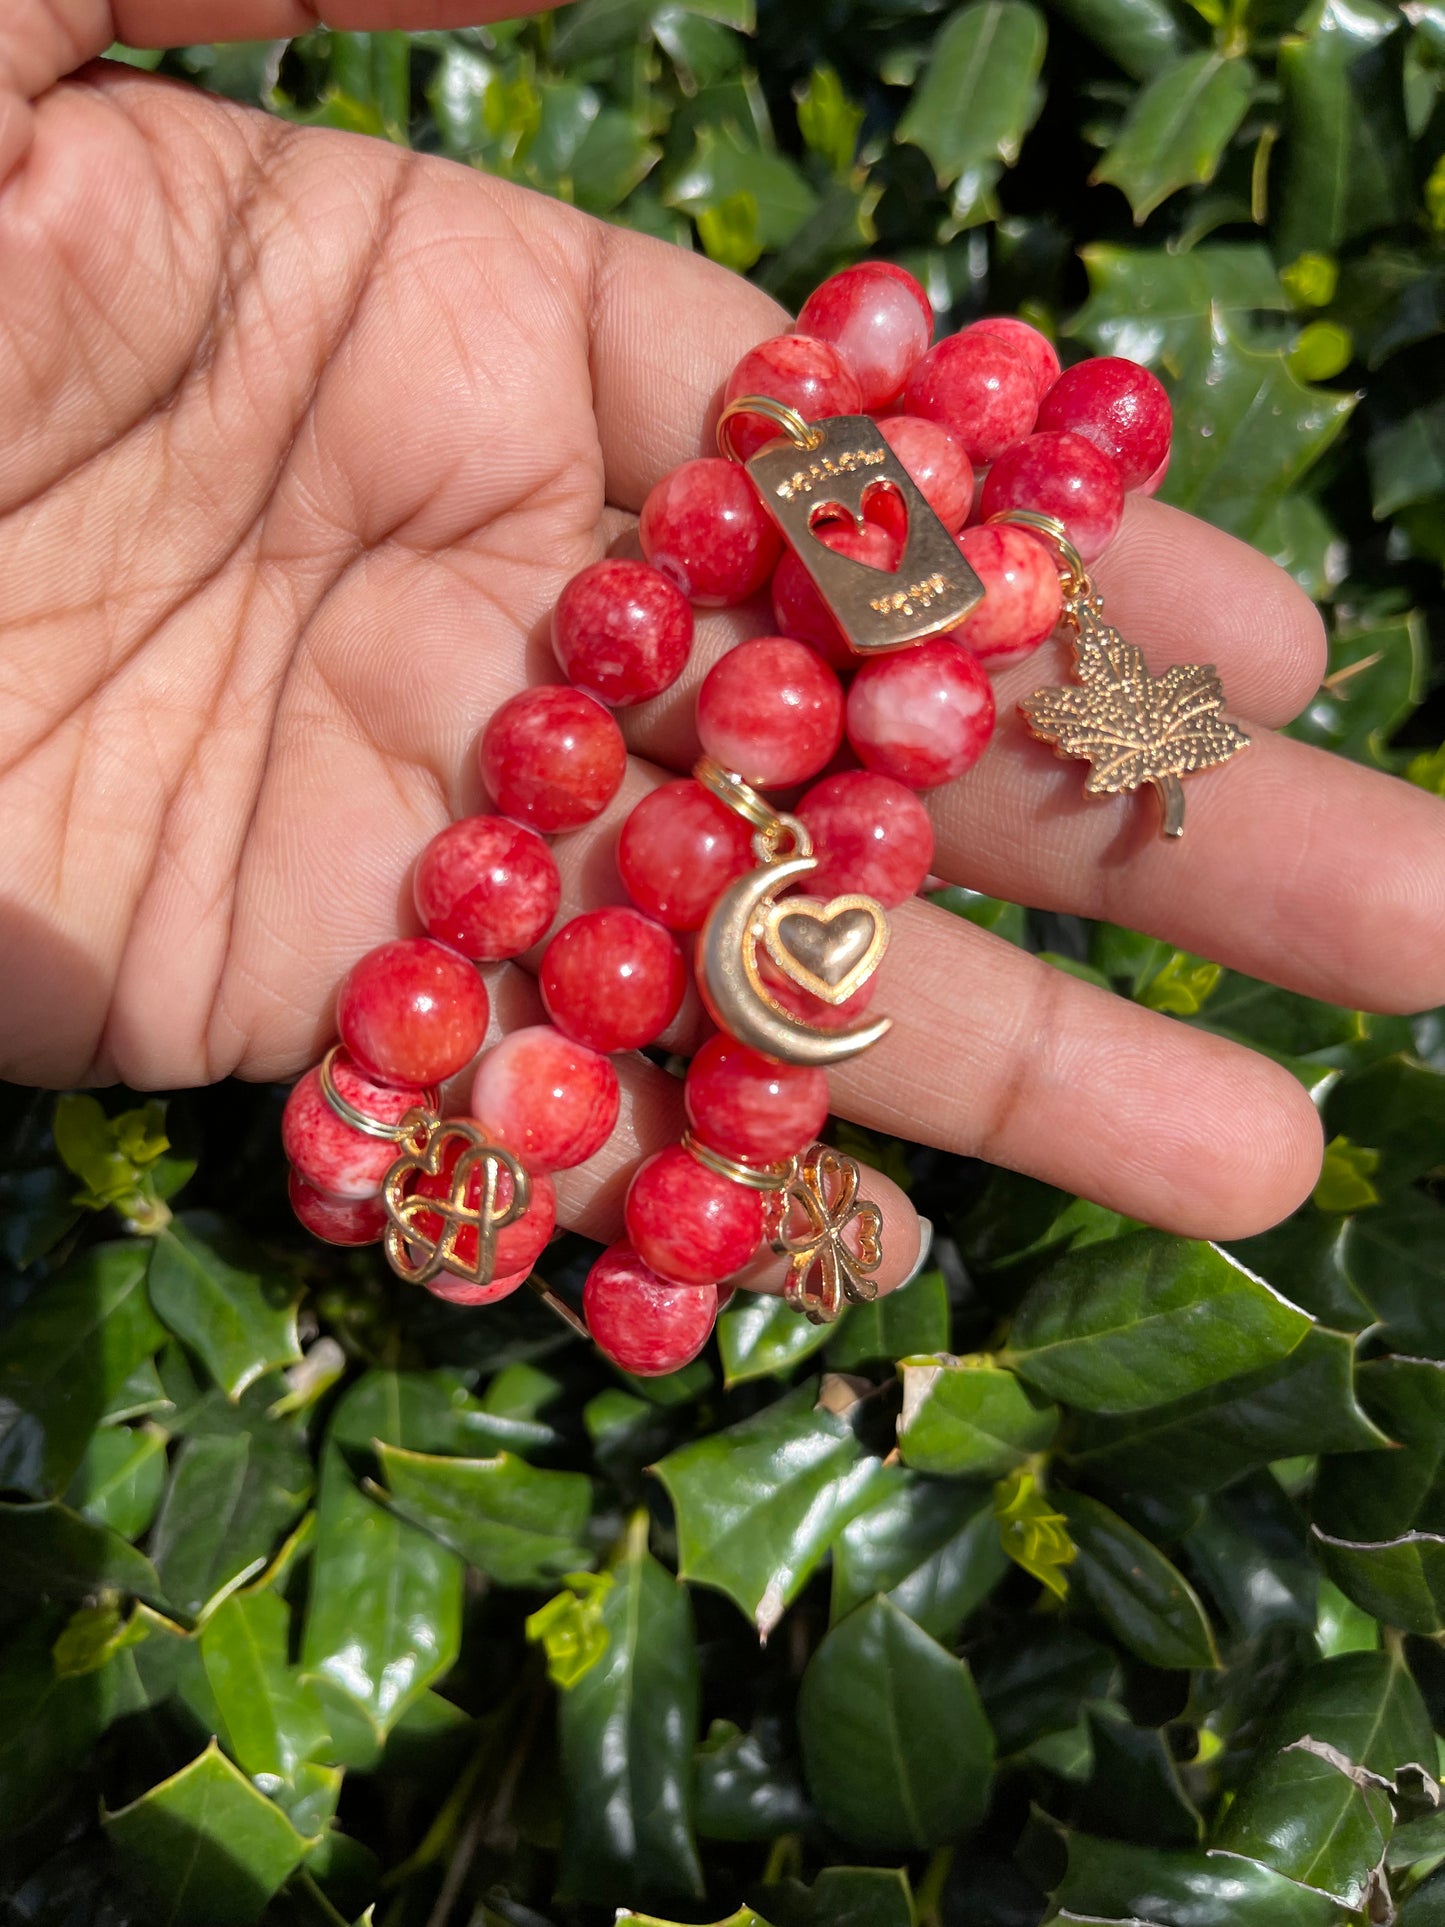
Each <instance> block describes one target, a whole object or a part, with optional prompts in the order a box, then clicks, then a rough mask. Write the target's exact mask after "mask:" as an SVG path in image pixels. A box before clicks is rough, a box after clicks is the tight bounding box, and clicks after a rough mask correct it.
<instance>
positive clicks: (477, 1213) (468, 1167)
mask: <svg viewBox="0 0 1445 1927" xmlns="http://www.w3.org/2000/svg"><path fill="white" fill-rule="evenodd" d="M443 1175H444V1176H445V1179H446V1182H445V1184H442V1185H438V1184H437V1183H436V1182H435V1180H437V1179H438V1178H441V1177H443ZM381 1201H382V1204H383V1205H384V1207H385V1209H386V1219H387V1224H386V1255H387V1259H388V1260H389V1262H390V1264H391V1266H392V1268H393V1270H395V1271H396V1273H397V1274H398V1276H400V1277H402V1278H404V1279H405V1280H406V1281H407V1283H408V1284H413V1285H425V1284H429V1283H430V1282H431V1280H432V1279H433V1278H435V1277H437V1276H438V1274H439V1273H441V1272H443V1271H445V1272H447V1273H448V1274H449V1275H450V1276H451V1277H453V1278H461V1279H464V1280H465V1281H466V1283H468V1284H470V1285H489V1284H490V1283H491V1282H492V1273H493V1269H494V1266H495V1261H496V1252H497V1233H498V1232H499V1231H500V1230H501V1229H502V1228H503V1226H505V1225H509V1224H512V1223H514V1222H515V1221H516V1220H517V1219H518V1218H520V1217H522V1216H523V1215H524V1214H525V1212H526V1211H527V1210H528V1208H529V1207H530V1205H531V1202H532V1184H531V1180H530V1179H529V1178H528V1176H527V1173H526V1172H525V1171H524V1170H523V1169H522V1166H521V1165H520V1163H518V1161H517V1159H516V1158H515V1157H513V1155H512V1153H511V1152H510V1151H508V1150H504V1149H503V1147H502V1146H501V1145H500V1144H493V1143H492V1142H491V1140H490V1139H489V1138H488V1136H487V1134H486V1132H485V1131H484V1130H483V1129H482V1127H481V1126H480V1125H479V1124H474V1123H472V1121H471V1120H470V1119H469V1118H464V1117H451V1118H434V1119H433V1120H432V1121H431V1124H430V1128H429V1129H428V1130H427V1133H426V1138H425V1141H424V1142H423V1143H422V1144H420V1145H419V1146H416V1147H415V1148H412V1149H409V1150H407V1151H405V1152H403V1154H402V1155H401V1156H400V1157H399V1158H398V1159H397V1160H396V1162H395V1163H394V1164H393V1165H392V1166H391V1168H390V1170H389V1171H388V1172H387V1174H386V1176H385V1177H384V1178H383V1179H382V1184H381Z"/></svg>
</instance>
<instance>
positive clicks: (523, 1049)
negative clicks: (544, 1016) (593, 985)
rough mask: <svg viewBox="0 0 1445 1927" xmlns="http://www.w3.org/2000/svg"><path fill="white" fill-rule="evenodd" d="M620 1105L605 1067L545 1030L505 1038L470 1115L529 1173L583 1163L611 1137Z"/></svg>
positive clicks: (477, 1085)
mask: <svg viewBox="0 0 1445 1927" xmlns="http://www.w3.org/2000/svg"><path fill="white" fill-rule="evenodd" d="M620 1104H621V1097H620V1093H619V1091H618V1087H617V1073H616V1071H615V1070H613V1068H612V1064H611V1060H610V1059H608V1058H606V1057H604V1056H603V1055H602V1053H601V1052H600V1051H595V1050H589V1049H588V1047H587V1046H586V1045H585V1044H576V1043H573V1041H572V1039H571V1038H570V1037H564V1036H563V1035H562V1033H561V1031H559V1030H554V1029H553V1027H552V1026H551V1025H550V1024H529V1025H528V1026H527V1027H526V1028H525V1029H524V1030H514V1031H509V1032H508V1034H507V1035H506V1036H505V1037H503V1038H502V1039H501V1040H500V1042H498V1043H496V1044H493V1046H492V1048H491V1049H490V1050H489V1051H487V1052H486V1054H485V1055H484V1056H483V1058H482V1061H481V1063H480V1064H479V1065H478V1066H477V1075H476V1078H475V1080H474V1082H473V1084H472V1104H471V1112H472V1116H473V1117H474V1118H475V1119H476V1120H477V1122H478V1123H479V1124H480V1125H481V1126H482V1128H483V1129H484V1130H485V1131H486V1132H487V1134H488V1136H489V1137H493V1138H495V1139H496V1140H497V1142H498V1143H499V1144H505V1145H506V1146H507V1148H508V1150H509V1151H512V1152H514V1153H515V1154H516V1156H517V1157H519V1158H520V1159H521V1161H522V1163H523V1164H524V1165H525V1166H526V1168H527V1169H528V1170H529V1171H531V1172H533V1173H536V1172H538V1171H566V1170H570V1169H571V1167H572V1166H573V1165H574V1164H585V1163H586V1161H587V1159H588V1158H590V1157H591V1156H592V1155H593V1153H594V1152H596V1151H600V1150H601V1149H602V1146H603V1145H604V1144H605V1143H606V1142H607V1140H608V1138H609V1137H610V1136H611V1135H612V1127H613V1125H614V1124H615V1123H616V1122H617V1112H618V1109H619V1107H620Z"/></svg>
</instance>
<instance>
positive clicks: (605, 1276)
mask: <svg viewBox="0 0 1445 1927" xmlns="http://www.w3.org/2000/svg"><path fill="white" fill-rule="evenodd" d="M582 1311H583V1315H584V1316H585V1318H586V1320H587V1329H588V1331H590V1332H591V1334H592V1338H593V1341H594V1343H595V1344H596V1345H597V1347H598V1348H599V1350H601V1351H603V1352H605V1353H606V1355H607V1357H608V1358H610V1359H611V1360H612V1362H613V1364H614V1365H618V1366H620V1367H621V1368H622V1370H623V1371H624V1372H631V1373H633V1374H634V1375H635V1376H636V1377H638V1378H658V1377H660V1376H661V1375H662V1374H663V1373H664V1372H676V1371H680V1370H681V1369H682V1367H683V1366H684V1365H688V1364H690V1363H691V1362H692V1360H693V1359H694V1358H696V1357H697V1355H698V1353H699V1352H700V1351H701V1350H702V1348H703V1346H704V1345H705V1344H706V1343H707V1341H708V1339H709V1337H710V1336H711V1334H712V1328H713V1326H714V1324H715V1323H716V1322H717V1312H718V1294H717V1292H716V1291H715V1290H714V1289H713V1288H712V1287H711V1286H710V1285H701V1286H699V1285H674V1284H670V1283H669V1282H668V1280H667V1279H666V1278H659V1277H658V1275H657V1273H656V1272H655V1271H653V1270H652V1268H651V1267H650V1266H649V1265H645V1264H644V1263H643V1262H642V1260H641V1258H639V1257H638V1255H637V1253H636V1252H635V1251H634V1250H633V1249H632V1246H631V1245H630V1244H627V1243H625V1242H623V1243H618V1244H615V1245H609V1246H608V1248H607V1250H606V1251H604V1252H603V1254H602V1256H601V1257H600V1258H599V1259H598V1260H597V1262H596V1264H594V1265H593V1267H592V1269H591V1271H589V1272H588V1274H587V1283H586V1284H585V1285H584V1286H583V1288H582Z"/></svg>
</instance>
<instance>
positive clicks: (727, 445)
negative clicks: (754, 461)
mask: <svg viewBox="0 0 1445 1927" xmlns="http://www.w3.org/2000/svg"><path fill="white" fill-rule="evenodd" d="M739 415H761V416H763V417H764V419H765V420H767V421H770V422H772V423H773V425H774V426H775V427H776V428H781V429H782V431H783V433H784V434H785V435H786V436H787V438H788V440H789V441H790V442H791V443H792V444H793V446H794V448H801V449H804V450H808V449H814V448H821V447H822V446H823V443H824V442H825V441H826V440H827V437H826V436H825V435H824V434H823V432H822V430H821V429H818V428H814V427H813V425H812V423H811V422H806V421H804V419H803V417H802V416H801V415H800V414H799V413H798V411H797V409H796V408H789V406H788V404H787V403H786V402H783V401H774V400H773V398H772V396H771V395H739V396H738V398H737V400H736V401H730V402H729V403H728V405H727V407H726V408H724V410H723V411H722V413H721V414H720V415H719V416H718V418H717V445H718V451H719V453H720V454H722V455H725V456H726V457H727V459H728V460H729V461H730V462H740V461H742V459H743V457H742V456H741V455H739V453H738V452H737V449H736V448H735V447H734V446H733V436H732V425H733V423H734V422H735V421H736V420H737V418H738V416H739Z"/></svg>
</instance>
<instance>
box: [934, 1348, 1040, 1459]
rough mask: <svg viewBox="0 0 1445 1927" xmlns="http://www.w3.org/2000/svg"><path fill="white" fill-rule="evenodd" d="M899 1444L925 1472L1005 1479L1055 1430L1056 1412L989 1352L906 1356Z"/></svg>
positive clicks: (1036, 1450) (1037, 1449) (1037, 1450)
mask: <svg viewBox="0 0 1445 1927" xmlns="http://www.w3.org/2000/svg"><path fill="white" fill-rule="evenodd" d="M899 1369H900V1372H901V1374H902V1378H903V1410H902V1412H901V1414H900V1415H899V1419H898V1448H899V1450H900V1452H901V1453H902V1455H903V1459H904V1463H905V1464H907V1465H911V1466H913V1467H914V1468H915V1469H916V1470H917V1471H920V1472H937V1473H943V1474H946V1475H950V1476H954V1477H962V1478H973V1479H997V1478H1002V1477H1003V1475H1004V1474H1005V1473H1007V1472H1013V1471H1015V1470H1017V1468H1018V1467H1019V1466H1021V1465H1022V1464H1024V1462H1025V1461H1026V1460H1027V1459H1028V1458H1029V1457H1030V1456H1031V1454H1033V1453H1035V1452H1042V1451H1043V1450H1045V1448H1046V1447H1047V1446H1048V1445H1049V1443H1050V1442H1051V1440H1052V1439H1053V1436H1054V1433H1055V1432H1056V1431H1057V1430H1058V1423H1059V1414H1058V1408H1057V1407H1056V1406H1053V1405H1050V1404H1049V1403H1048V1402H1047V1401H1046V1400H1043V1399H1041V1398H1039V1397H1038V1396H1037V1394H1035V1393H1032V1392H1030V1391H1029V1390H1028V1388H1027V1387H1026V1386H1025V1385H1023V1384H1022V1383H1021V1382H1020V1381H1019V1380H1018V1379H1017V1378H1016V1377H1015V1376H1014V1374H1013V1373H1012V1372H1010V1371H1005V1370H1003V1369H1001V1368H1000V1367H999V1366H996V1365H994V1364H993V1363H992V1362H991V1361H990V1360H989V1359H988V1358H986V1357H980V1358H951V1357H949V1356H948V1355H947V1354H946V1353H945V1354H935V1355H933V1356H932V1357H929V1356H926V1355H925V1356H923V1357H918V1358H905V1359H903V1360H902V1361H901V1362H900V1367H899Z"/></svg>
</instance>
